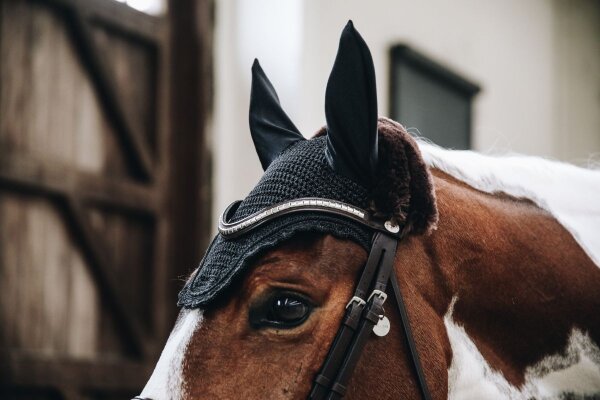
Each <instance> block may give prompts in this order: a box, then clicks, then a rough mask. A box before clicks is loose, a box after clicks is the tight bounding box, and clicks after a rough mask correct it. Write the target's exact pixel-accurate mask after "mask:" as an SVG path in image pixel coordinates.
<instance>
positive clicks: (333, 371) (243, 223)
mask: <svg viewBox="0 0 600 400" xmlns="http://www.w3.org/2000/svg"><path fill="white" fill-rule="evenodd" d="M240 203H241V201H236V202H233V203H232V204H231V205H229V207H227V208H226V209H225V211H224V212H223V214H222V215H221V218H220V219H219V233H221V235H223V237H225V238H226V239H229V238H235V237H239V236H241V235H244V234H246V233H248V232H250V231H252V230H254V229H255V228H257V227H258V226H260V225H262V224H264V223H266V222H268V221H271V220H273V219H275V218H279V217H282V216H284V215H289V214H295V213H301V212H317V213H324V214H329V215H335V216H338V217H343V218H347V219H351V220H353V221H355V222H358V223H360V224H361V225H363V226H365V227H367V228H368V229H370V230H372V231H373V232H374V236H373V240H372V244H371V249H370V251H369V255H368V258H367V262H366V264H365V267H364V269H363V271H362V274H361V277H360V279H359V281H358V284H357V285H356V288H355V290H354V295H353V296H352V298H351V299H350V300H349V301H348V304H347V305H346V311H345V314H344V319H343V321H342V324H341V326H340V328H339V329H338V331H337V333H336V336H335V339H334V340H333V344H332V345H331V347H330V348H329V352H328V354H327V357H326V358H325V361H324V363H323V365H322V366H321V369H320V371H319V373H318V374H317V376H316V377H315V379H314V381H313V385H312V388H311V391H310V394H309V396H308V398H309V399H310V400H321V399H328V400H329V399H331V400H335V399H341V398H342V397H344V395H345V393H346V389H347V385H348V382H349V381H350V377H351V376H352V373H353V371H354V369H355V367H356V365H357V364H358V361H359V359H360V355H361V353H362V351H363V349H364V347H365V345H366V344H367V340H368V338H369V336H370V334H371V332H372V331H374V332H375V333H376V334H377V335H378V336H385V335H387V333H388V331H389V320H388V319H387V317H386V316H385V311H384V309H383V304H384V303H385V301H386V299H387V297H388V295H387V294H386V290H387V287H388V283H391V286H392V291H393V293H394V297H395V299H396V305H397V307H398V311H399V313H400V319H401V322H402V327H403V329H404V336H405V338H406V343H407V346H408V349H409V353H410V359H411V361H412V365H413V368H414V371H415V374H416V378H417V383H418V386H419V391H420V392H421V395H422V398H423V399H425V400H430V398H431V396H430V394H429V389H428V388H427V382H426V381H425V375H424V373H423V369H422V367H421V362H420V360H419V354H418V352H417V349H416V346H415V342H414V339H413V335H412V331H411V328H410V322H409V319H408V314H407V312H406V307H405V306H404V302H403V300H402V294H401V292H400V287H399V285H398V279H397V277H396V273H395V271H394V258H395V255H396V248H397V246H398V242H399V241H400V240H402V239H403V238H404V237H405V236H406V234H407V232H406V231H405V230H404V229H401V228H400V227H399V226H398V225H396V224H394V223H392V222H391V221H381V220H378V219H376V218H373V217H372V216H371V215H370V214H369V213H368V212H367V211H365V210H362V209H359V208H357V207H354V206H352V205H349V204H346V203H343V202H339V201H334V200H329V199H321V198H300V199H295V200H291V201H287V202H283V203H279V204H275V205H273V206H270V207H268V208H266V209H264V210H261V211H259V212H257V213H254V214H252V215H249V216H247V217H246V218H243V219H241V220H239V221H236V222H230V220H231V218H232V217H233V215H234V214H235V211H236V210H237V208H238V207H239V205H240ZM135 399H139V400H148V399H142V398H141V397H136V398H135Z"/></svg>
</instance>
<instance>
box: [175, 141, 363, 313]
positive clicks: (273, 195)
mask: <svg viewBox="0 0 600 400" xmlns="http://www.w3.org/2000/svg"><path fill="white" fill-rule="evenodd" d="M325 145H326V141H325V137H318V138H315V139H311V140H305V141H300V142H297V143H295V144H294V145H292V146H290V147H289V148H288V149H286V150H285V151H284V152H283V153H282V154H281V155H280V156H279V157H278V158H277V159H276V160H275V161H273V162H272V163H271V165H270V166H269V168H267V170H266V171H265V174H264V175H263V177H262V178H261V180H260V181H259V183H258V185H256V187H255V188H254V189H253V190H252V191H251V192H250V194H249V195H248V196H247V197H246V198H245V199H244V200H243V201H242V203H241V204H240V206H239V207H238V209H237V211H236V212H235V214H234V216H233V218H232V220H233V221H238V220H240V219H242V218H244V217H246V216H248V215H250V214H253V213H255V212H257V211H260V210H262V209H264V208H266V207H268V206H271V205H273V204H276V203H280V202H283V201H287V200H293V199H297V198H301V197H321V198H326V199H331V200H337V201H343V202H345V203H348V204H351V205H354V206H357V207H360V208H362V209H366V208H367V205H368V197H367V193H368V192H367V190H366V189H365V188H364V187H363V186H361V185H359V184H357V183H355V182H354V181H352V180H350V179H348V178H346V177H343V176H341V175H338V174H336V173H335V172H334V171H333V170H332V169H331V167H330V166H329V164H328V163H327V161H326V159H325ZM299 232H322V233H330V234H332V235H334V236H336V237H338V238H343V239H351V240H354V241H355V242H357V243H358V244H360V245H362V246H363V247H364V248H365V249H368V248H369V245H370V240H371V232H370V231H369V230H368V229H366V228H365V227H363V226H362V225H360V224H359V223H356V222H353V221H351V220H349V219H346V218H343V217H337V216H333V215H329V214H320V213H310V212H307V213H301V214H292V215H287V216H282V217H281V218H277V219H275V220H272V221H270V222H268V223H266V224H264V225H262V226H260V227H258V228H256V229H255V230H252V231H250V232H248V233H247V234H245V235H242V236H241V237H238V238H233V239H226V238H224V237H223V236H222V235H221V234H218V235H217V236H216V237H215V238H214V240H213V242H212V244H211V245H210V247H209V248H208V250H207V252H206V254H205V256H204V258H203V260H202V261H201V262H200V266H199V267H198V270H197V271H196V273H195V275H194V276H193V277H192V278H191V279H190V280H189V281H188V283H187V284H186V286H185V287H184V288H183V290H182V291H181V292H180V293H179V302H178V304H179V306H181V307H185V308H197V307H204V306H206V305H208V304H210V302H211V301H213V300H214V299H216V298H217V297H218V296H219V295H220V294H221V293H222V292H223V291H224V290H225V289H226V288H227V287H228V286H229V285H230V284H231V282H232V281H233V280H234V279H235V278H236V277H237V276H239V275H240V274H241V273H242V272H243V271H244V270H245V269H246V268H247V267H248V266H249V265H250V264H251V262H252V261H253V260H255V259H256V257H258V256H259V255H261V254H263V253H264V252H265V251H266V250H268V249H271V248H273V247H275V246H277V245H278V244H280V243H281V242H283V241H284V240H287V239H289V238H291V237H292V236H293V235H295V234H297V233H299Z"/></svg>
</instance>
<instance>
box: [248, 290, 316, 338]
mask: <svg viewBox="0 0 600 400" xmlns="http://www.w3.org/2000/svg"><path fill="white" fill-rule="evenodd" d="M311 311H312V306H311V304H310V302H309V301H308V300H307V299H306V298H305V297H304V296H302V295H300V294H298V293H293V292H282V293H275V294H274V295H272V296H270V297H269V298H268V299H266V301H264V302H263V303H262V304H260V305H258V306H257V307H253V308H251V309H250V323H251V324H252V326H254V327H255V328H260V327H275V328H283V329H286V328H293V327H296V326H298V325H300V324H302V323H303V322H304V321H306V319H307V318H308V316H309V315H310V313H311Z"/></svg>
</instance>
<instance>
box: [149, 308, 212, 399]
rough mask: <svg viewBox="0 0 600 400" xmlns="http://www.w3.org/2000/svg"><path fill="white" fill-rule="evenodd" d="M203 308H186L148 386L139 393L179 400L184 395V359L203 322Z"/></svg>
mask: <svg viewBox="0 0 600 400" xmlns="http://www.w3.org/2000/svg"><path fill="white" fill-rule="evenodd" d="M202 315H203V313H202V310H198V309H194V310H186V309H183V310H182V311H181V313H180V314H179V317H178V318H177V322H175V327H174V328H173V331H171V335H170V336H169V339H168V340H167V344H166V345H165V348H164V349H163V351H162V353H161V355H160V359H159V360H158V363H157V364H156V367H155V368H154V372H153V373H152V376H151V377H150V380H149V381H148V383H147V384H146V387H145V388H144V390H143V391H142V393H141V394H140V397H142V398H148V399H152V400H180V399H181V398H182V397H183V396H182V395H183V393H182V389H183V361H184V357H185V352H186V350H187V347H188V344H189V342H190V339H191V338H192V335H193V333H194V332H195V331H196V329H198V328H199V327H200V325H201V324H202Z"/></svg>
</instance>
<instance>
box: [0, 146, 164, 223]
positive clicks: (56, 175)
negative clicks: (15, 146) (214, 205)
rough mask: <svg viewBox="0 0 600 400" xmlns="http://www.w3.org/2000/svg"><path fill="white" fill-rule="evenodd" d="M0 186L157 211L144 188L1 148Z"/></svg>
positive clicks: (152, 194)
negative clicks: (74, 196)
mask: <svg viewBox="0 0 600 400" xmlns="http://www.w3.org/2000/svg"><path fill="white" fill-rule="evenodd" d="M0 186H5V187H7V186H8V187H15V188H18V189H25V190H29V191H34V192H36V193H41V194H45V195H50V196H55V197H63V196H66V195H68V194H77V195H78V196H80V197H81V198H82V199H83V200H85V201H89V202H91V203H95V204H101V205H106V206H109V207H115V208H119V209H124V210H128V211H132V212H135V213H144V214H150V215H155V214H156V213H158V212H159V210H160V204H158V203H159V202H158V198H159V197H158V195H157V194H155V192H154V191H153V190H152V188H149V187H148V186H146V185H142V184H138V183H133V182H130V181H126V180H123V179H117V178H113V179H108V178H104V177H102V176H98V175H96V174H90V173H86V172H77V171H74V170H73V169H72V168H70V167H68V166H66V165H63V164H60V163H58V162H51V161H40V160H34V159H32V158H31V157H28V156H26V155H22V154H17V153H14V152H10V151H3V150H2V148H1V147H0Z"/></svg>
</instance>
